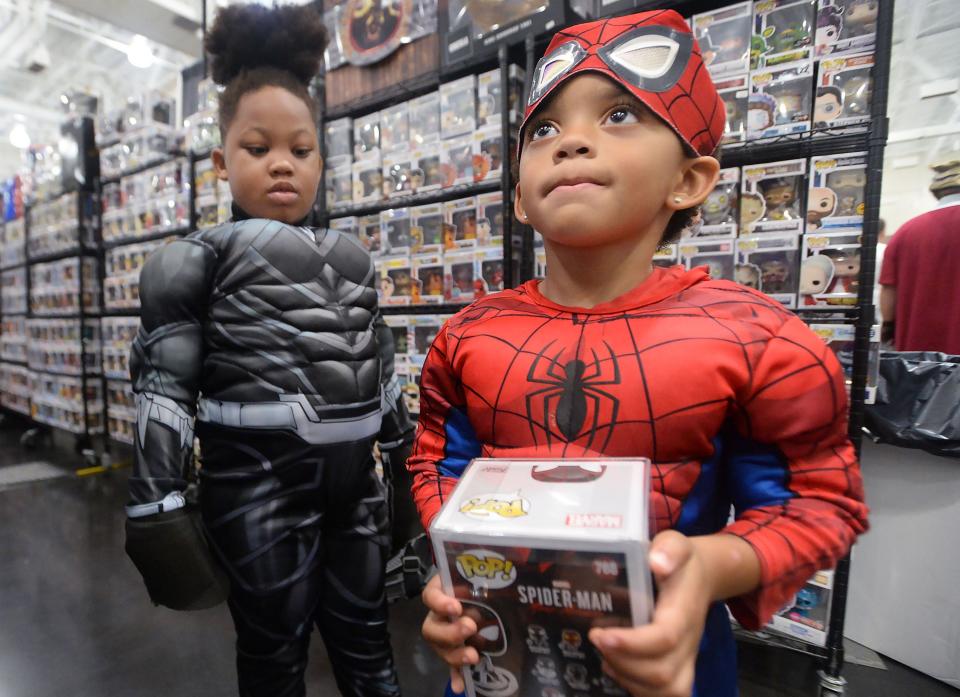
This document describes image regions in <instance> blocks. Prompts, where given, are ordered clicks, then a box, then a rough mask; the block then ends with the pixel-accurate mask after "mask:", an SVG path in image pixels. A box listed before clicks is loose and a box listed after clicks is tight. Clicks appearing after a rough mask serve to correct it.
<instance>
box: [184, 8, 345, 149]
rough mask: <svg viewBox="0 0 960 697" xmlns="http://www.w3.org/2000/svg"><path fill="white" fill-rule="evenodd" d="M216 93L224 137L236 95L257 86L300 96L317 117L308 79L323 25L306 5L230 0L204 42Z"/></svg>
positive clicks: (316, 63) (322, 42)
mask: <svg viewBox="0 0 960 697" xmlns="http://www.w3.org/2000/svg"><path fill="white" fill-rule="evenodd" d="M203 45H204V48H205V49H206V51H207V53H208V54H210V57H211V74H212V77H213V81H214V82H216V83H217V84H219V85H223V86H224V87H225V88H226V89H224V90H223V92H221V93H220V98H219V117H220V134H221V137H222V138H224V139H225V138H226V133H227V130H228V129H229V128H230V124H231V123H232V121H233V119H234V117H235V116H236V114H237V105H238V104H239V102H240V98H241V97H243V95H245V94H247V93H248V92H253V91H256V90H258V89H260V88H262V87H268V86H269V87H281V88H283V89H285V90H287V91H289V92H291V93H292V94H294V95H296V96H297V97H300V99H302V100H303V102H304V103H305V104H306V105H307V108H309V109H310V115H311V116H312V117H313V119H314V120H316V116H317V106H316V102H315V101H314V99H313V97H312V96H311V95H310V91H309V89H308V86H309V84H310V81H311V80H312V79H313V78H314V76H315V75H316V74H317V72H319V70H320V61H321V60H322V59H323V51H324V48H326V45H327V30H326V27H325V26H324V24H323V18H322V17H321V16H320V13H319V12H317V10H316V9H315V8H314V7H313V6H310V5H300V6H294V5H281V6H275V7H272V8H268V7H264V6H263V5H256V4H250V5H231V6H229V7H226V8H224V9H222V10H221V11H220V12H219V13H218V14H217V18H216V21H214V23H213V26H212V27H211V28H210V30H209V31H208V32H207V35H206V36H205V37H204V42H203Z"/></svg>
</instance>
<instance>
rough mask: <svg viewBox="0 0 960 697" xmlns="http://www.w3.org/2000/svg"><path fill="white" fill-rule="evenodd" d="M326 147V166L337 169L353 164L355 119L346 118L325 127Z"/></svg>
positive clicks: (336, 120)
mask: <svg viewBox="0 0 960 697" xmlns="http://www.w3.org/2000/svg"><path fill="white" fill-rule="evenodd" d="M324 139H325V140H324V147H325V148H326V151H327V157H326V158H325V161H324V165H325V166H326V167H327V168H328V169H336V168H337V167H342V166H343V165H349V164H352V163H353V119H352V118H350V117H349V116H345V117H344V118H342V119H335V120H334V121H331V122H330V123H328V124H327V125H326V126H325V127H324Z"/></svg>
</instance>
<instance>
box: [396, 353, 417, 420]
mask: <svg viewBox="0 0 960 697" xmlns="http://www.w3.org/2000/svg"><path fill="white" fill-rule="evenodd" d="M396 375H397V381H398V382H399V383H400V393H401V394H402V395H403V403H404V405H406V407H407V411H409V412H410V414H411V416H414V417H416V416H418V415H419V414H420V366H418V365H415V364H413V363H411V364H410V365H407V366H399V367H398V369H397V373H396Z"/></svg>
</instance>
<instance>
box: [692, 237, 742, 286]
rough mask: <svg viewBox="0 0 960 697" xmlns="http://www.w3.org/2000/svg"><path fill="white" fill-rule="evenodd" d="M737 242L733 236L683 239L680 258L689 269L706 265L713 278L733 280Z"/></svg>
mask: <svg viewBox="0 0 960 697" xmlns="http://www.w3.org/2000/svg"><path fill="white" fill-rule="evenodd" d="M735 243H736V240H735V239H734V238H732V237H728V238H726V239H721V238H719V237H718V238H713V239H695V240H683V241H682V242H681V243H680V244H679V260H680V263H681V264H683V265H684V266H686V267H687V268H688V269H694V268H696V267H698V266H706V267H707V272H708V273H709V274H710V277H711V278H716V279H721V278H722V279H724V280H727V281H732V280H733V264H734V253H735V252H736V247H735Z"/></svg>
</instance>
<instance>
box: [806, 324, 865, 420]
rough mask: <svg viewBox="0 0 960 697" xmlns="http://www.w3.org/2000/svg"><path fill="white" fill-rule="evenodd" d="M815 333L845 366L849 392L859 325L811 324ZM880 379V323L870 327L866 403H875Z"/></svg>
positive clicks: (844, 371) (844, 370) (848, 390)
mask: <svg viewBox="0 0 960 697" xmlns="http://www.w3.org/2000/svg"><path fill="white" fill-rule="evenodd" d="M810 329H811V330H812V331H813V333H814V334H816V335H817V336H819V337H820V338H821V339H823V340H824V342H826V344H827V346H828V347H829V348H830V350H831V351H833V353H834V355H836V357H837V360H838V361H839V362H840V365H841V366H842V367H843V373H844V376H845V378H846V385H847V393H848V394H849V392H850V385H851V384H852V382H853V352H854V348H855V346H856V344H855V339H856V334H857V327H856V325H854V324H811V325H810ZM879 380H880V325H878V324H877V325H874V326H873V327H871V328H870V360H869V363H868V364H867V384H866V391H865V393H864V403H865V404H873V403H874V402H875V401H876V399H877V383H878V382H879Z"/></svg>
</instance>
